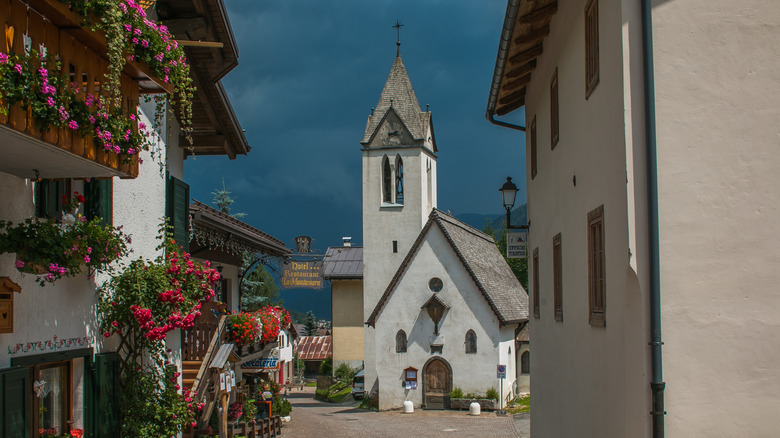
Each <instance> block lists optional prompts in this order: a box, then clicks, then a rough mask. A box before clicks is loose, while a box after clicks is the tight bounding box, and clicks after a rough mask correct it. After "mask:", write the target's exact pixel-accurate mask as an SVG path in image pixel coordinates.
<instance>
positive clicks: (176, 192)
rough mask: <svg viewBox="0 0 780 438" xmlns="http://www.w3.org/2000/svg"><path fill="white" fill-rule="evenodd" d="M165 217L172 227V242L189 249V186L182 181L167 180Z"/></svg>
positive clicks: (176, 179) (172, 178) (175, 179)
mask: <svg viewBox="0 0 780 438" xmlns="http://www.w3.org/2000/svg"><path fill="white" fill-rule="evenodd" d="M167 196H168V200H167V216H168V225H170V226H172V227H173V240H175V241H176V244H177V245H179V246H183V247H184V249H185V250H187V251H189V249H190V231H189V221H188V218H189V213H190V186H189V185H188V184H187V183H185V182H184V181H182V180H180V179H178V178H175V177H172V176H171V177H169V178H168V193H167Z"/></svg>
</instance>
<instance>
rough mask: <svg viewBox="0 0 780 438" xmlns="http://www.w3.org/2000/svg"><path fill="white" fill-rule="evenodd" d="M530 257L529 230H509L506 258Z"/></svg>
mask: <svg viewBox="0 0 780 438" xmlns="http://www.w3.org/2000/svg"><path fill="white" fill-rule="evenodd" d="M527 257H528V231H507V233H506V258H508V259H524V258H527Z"/></svg>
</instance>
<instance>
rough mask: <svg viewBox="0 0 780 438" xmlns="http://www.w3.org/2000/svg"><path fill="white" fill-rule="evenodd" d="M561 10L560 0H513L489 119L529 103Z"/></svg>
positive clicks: (498, 65) (505, 24)
mask: <svg viewBox="0 0 780 438" xmlns="http://www.w3.org/2000/svg"><path fill="white" fill-rule="evenodd" d="M557 12H558V2H557V0H509V2H508V4H507V10H506V15H505V17H504V26H503V28H502V32H501V41H500V43H499V48H498V55H497V56H496V67H495V69H494V71H493V81H492V84H491V86H490V95H489V97H488V105H487V112H486V117H487V118H488V119H491V118H492V117H493V116H495V115H498V116H503V115H505V114H508V113H510V112H512V111H514V110H516V109H518V108H520V107H522V106H523V105H525V96H526V89H527V87H528V84H529V83H530V82H531V75H532V73H533V71H534V70H535V69H536V64H537V58H539V56H541V55H542V53H543V51H544V44H543V43H544V39H545V38H546V37H547V35H549V34H550V21H551V20H552V17H553V16H554V15H555V14H556V13H557Z"/></svg>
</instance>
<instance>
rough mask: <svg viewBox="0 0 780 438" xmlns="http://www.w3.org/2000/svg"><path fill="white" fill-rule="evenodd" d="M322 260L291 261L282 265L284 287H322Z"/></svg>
mask: <svg viewBox="0 0 780 438" xmlns="http://www.w3.org/2000/svg"><path fill="white" fill-rule="evenodd" d="M321 274H322V262H296V261H291V262H289V263H288V264H286V265H282V278H281V284H282V289H322V288H324V287H325V282H324V280H323V279H322V275H321Z"/></svg>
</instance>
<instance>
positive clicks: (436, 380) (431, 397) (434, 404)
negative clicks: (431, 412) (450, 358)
mask: <svg viewBox="0 0 780 438" xmlns="http://www.w3.org/2000/svg"><path fill="white" fill-rule="evenodd" d="M450 391H452V368H451V367H450V364H449V363H447V361H446V360H444V359H442V358H440V357H434V358H432V359H430V360H428V362H426V364H425V367H424V368H423V404H424V405H425V409H446V408H447V405H448V404H449V394H450Z"/></svg>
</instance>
